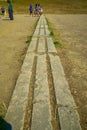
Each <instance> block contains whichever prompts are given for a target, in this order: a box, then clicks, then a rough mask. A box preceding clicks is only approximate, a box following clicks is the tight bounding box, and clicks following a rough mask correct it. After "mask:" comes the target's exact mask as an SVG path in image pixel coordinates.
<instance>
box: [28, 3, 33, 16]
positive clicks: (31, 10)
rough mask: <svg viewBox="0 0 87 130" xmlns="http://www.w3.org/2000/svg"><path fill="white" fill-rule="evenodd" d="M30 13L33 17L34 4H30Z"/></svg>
mask: <svg viewBox="0 0 87 130" xmlns="http://www.w3.org/2000/svg"><path fill="white" fill-rule="evenodd" d="M29 11H30V15H32V14H33V7H32V4H30V6H29Z"/></svg>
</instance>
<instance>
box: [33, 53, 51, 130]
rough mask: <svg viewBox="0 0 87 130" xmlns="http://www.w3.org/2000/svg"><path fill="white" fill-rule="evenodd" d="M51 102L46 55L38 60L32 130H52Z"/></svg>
mask: <svg viewBox="0 0 87 130" xmlns="http://www.w3.org/2000/svg"><path fill="white" fill-rule="evenodd" d="M49 100H50V99H49V86H48V81H47V68H46V55H41V56H39V57H38V60H37V69H36V82H35V91H34V104H33V118H32V127H31V130H52V128H51V124H50V122H51V115H50V102H49Z"/></svg>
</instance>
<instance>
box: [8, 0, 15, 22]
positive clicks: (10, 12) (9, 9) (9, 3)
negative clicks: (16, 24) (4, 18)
mask: <svg viewBox="0 0 87 130" xmlns="http://www.w3.org/2000/svg"><path fill="white" fill-rule="evenodd" d="M7 2H8V13H9V18H10V20H13V19H14V18H13V7H12V3H11V1H10V0H7Z"/></svg>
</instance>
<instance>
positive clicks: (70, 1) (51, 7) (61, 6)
mask: <svg viewBox="0 0 87 130" xmlns="http://www.w3.org/2000/svg"><path fill="white" fill-rule="evenodd" d="M11 1H12V3H13V8H14V12H15V13H28V7H29V4H30V3H32V4H33V6H34V5H35V4H36V3H40V4H41V6H42V7H43V9H44V13H87V0H52V1H50V0H32V1H31V0H11ZM1 5H5V6H6V7H7V2H6V1H5V0H0V6H1Z"/></svg>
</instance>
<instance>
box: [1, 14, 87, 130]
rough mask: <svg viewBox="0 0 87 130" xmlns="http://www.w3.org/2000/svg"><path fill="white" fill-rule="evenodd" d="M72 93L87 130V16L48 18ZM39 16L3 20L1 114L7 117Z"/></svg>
mask: <svg viewBox="0 0 87 130" xmlns="http://www.w3.org/2000/svg"><path fill="white" fill-rule="evenodd" d="M46 17H47V19H48V21H49V22H50V26H51V28H52V31H53V32H54V35H55V38H56V39H57V40H59V41H60V42H61V44H62V48H59V47H58V48H57V50H58V54H59V56H60V59H61V62H62V65H63V67H64V71H65V74H66V78H67V80H68V82H69V86H70V90H71V93H72V95H73V97H74V99H75V102H76V104H77V108H76V109H77V110H78V112H79V114H80V119H81V125H82V128H83V130H87V15H46ZM36 20H37V18H36V17H30V16H28V15H15V20H14V21H9V20H7V18H1V19H0V115H1V114H2V115H5V112H6V109H7V107H8V104H9V101H10V98H11V96H12V92H13V90H14V86H15V83H16V79H17V77H18V75H19V73H20V69H21V65H22V62H23V59H24V56H25V54H26V50H27V47H28V44H27V43H26V40H27V37H28V36H31V35H32V32H33V31H34V25H35V23H36Z"/></svg>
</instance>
